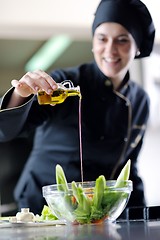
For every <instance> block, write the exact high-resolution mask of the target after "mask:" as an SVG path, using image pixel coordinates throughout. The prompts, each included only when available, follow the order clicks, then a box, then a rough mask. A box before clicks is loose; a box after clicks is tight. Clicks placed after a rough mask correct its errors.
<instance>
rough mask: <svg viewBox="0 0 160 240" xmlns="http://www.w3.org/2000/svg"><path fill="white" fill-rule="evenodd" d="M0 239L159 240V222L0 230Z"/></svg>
mask: <svg viewBox="0 0 160 240" xmlns="http://www.w3.org/2000/svg"><path fill="white" fill-rule="evenodd" d="M0 239H2V240H8V239H12V240H14V239H16V240H17V239H18V240H24V239H25V240H26V239H27V240H31V239H32V240H48V239H50V240H54V239H56V240H57V239H71V240H72V239H78V240H81V239H87V240H90V239H91V240H99V239H100V240H101V239H109V240H121V239H122V240H143V239H148V240H150V239H152V240H159V239H160V221H151V222H147V221H128V222H127V221H126V222H119V223H116V224H92V225H68V226H64V225H62V226H45V227H11V228H0Z"/></svg>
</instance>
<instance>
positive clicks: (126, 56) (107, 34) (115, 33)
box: [93, 22, 137, 82]
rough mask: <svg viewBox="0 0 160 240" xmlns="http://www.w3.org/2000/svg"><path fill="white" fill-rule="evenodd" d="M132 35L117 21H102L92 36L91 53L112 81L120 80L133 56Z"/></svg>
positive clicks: (134, 48)
mask: <svg viewBox="0 0 160 240" xmlns="http://www.w3.org/2000/svg"><path fill="white" fill-rule="evenodd" d="M136 51H137V46H136V43H135V40H134V39H133V37H132V35H131V34H130V33H129V32H128V31H127V30H126V29H125V28H124V27H123V26H122V25H120V24H118V23H110V22H109V23H108V22H107V23H102V24H101V25H100V26H98V27H97V28H96V30H95V33H94V36H93V54H94V58H95V60H96V62H97V65H98V67H99V68H100V70H101V71H102V72H103V74H104V75H106V76H107V77H109V78H110V79H111V80H112V81H114V80H115V81H116V82H117V81H119V82H121V81H122V80H123V78H124V76H125V74H126V72H127V71H128V69H129V67H130V65H131V63H132V61H133V59H134V58H135V55H136Z"/></svg>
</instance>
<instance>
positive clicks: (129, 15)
mask: <svg viewBox="0 0 160 240" xmlns="http://www.w3.org/2000/svg"><path fill="white" fill-rule="evenodd" d="M105 22H116V23H119V24H121V25H123V26H124V27H125V28H126V29H127V30H128V31H129V32H130V33H131V34H132V36H133V38H134V39H135V42H136V44H137V47H138V48H139V51H140V55H139V56H136V58H142V57H147V56H149V55H150V53H151V51H152V48H153V43H154V37H155V28H154V24H153V20H152V17H151V15H150V13H149V11H148V9H147V7H146V6H145V4H144V3H142V2H141V1H140V0H102V1H101V2H100V3H99V5H98V7H97V10H96V13H95V18H94V21H93V25H92V33H93V34H94V32H95V29H96V28H97V27H98V26H99V25H100V24H102V23H105Z"/></svg>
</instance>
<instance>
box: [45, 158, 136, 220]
mask: <svg viewBox="0 0 160 240" xmlns="http://www.w3.org/2000/svg"><path fill="white" fill-rule="evenodd" d="M129 173H130V160H129V161H128V162H127V163H126V165H125V166H124V168H123V169H122V171H121V173H120V174H119V176H118V178H117V180H110V181H106V179H105V177H104V176H103V175H101V176H99V177H98V178H97V179H96V181H90V182H75V181H72V182H71V183H67V179H66V176H65V174H64V171H63V168H62V167H61V166H60V165H57V166H56V182H57V184H53V185H49V186H44V187H43V188H42V191H43V196H44V198H45V199H46V202H47V204H48V206H49V208H50V210H51V211H52V213H53V214H54V215H55V216H56V217H57V218H58V219H62V220H65V221H66V223H68V222H72V223H74V224H89V223H97V222H103V221H106V220H108V221H112V222H113V221H115V220H116V219H117V218H118V216H120V214H121V213H122V211H123V210H124V208H125V206H126V204H127V202H128V200H129V197H130V194H131V191H132V181H130V180H128V179H129Z"/></svg>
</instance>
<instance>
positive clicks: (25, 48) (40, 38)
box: [0, 0, 160, 214]
mask: <svg viewBox="0 0 160 240" xmlns="http://www.w3.org/2000/svg"><path fill="white" fill-rule="evenodd" d="M143 2H144V3H145V4H146V5H147V7H148V8H149V10H150V12H151V14H152V17H153V20H154V23H155V26H156V40H155V46H154V50H153V53H152V55H151V57H149V58H146V59H144V60H136V61H135V63H134V64H133V66H132V68H131V75H133V78H134V79H135V80H136V81H137V82H138V83H139V84H141V85H142V86H143V87H144V89H145V90H146V91H147V92H148V94H149V96H150V99H151V114H150V120H149V124H148V129H147V133H146V137H145V140H144V145H143V148H142V151H141V154H140V156H139V171H140V174H141V176H142V178H143V180H144V184H145V190H146V200H147V204H148V205H150V206H151V205H152V206H153V205H160V195H159V182H160V174H159V171H160V163H159V155H160V148H159V144H160V22H159V19H158V18H159V17H158V13H159V9H160V2H159V0H152V1H150V0H143ZM98 3H99V0H76V1H75V0H67V1H65V0H45V1H42V0H27V1H26V0H14V1H12V0H0V6H1V8H0V97H2V96H3V94H4V93H5V92H6V91H7V90H8V89H9V88H10V87H11V84H10V82H11V80H12V79H19V78H21V76H23V74H24V73H25V72H27V71H30V70H34V69H43V70H45V71H47V72H50V70H51V69H56V68H62V67H69V66H74V65H77V64H80V63H83V62H89V61H90V60H92V59H93V56H92V52H91V49H92V43H91V37H92V36H91V24H92V20H93V15H94V11H95V9H96V7H97V5H98ZM52 53H54V55H53V54H52ZM13 127H14V126H13ZM31 148H32V135H31V137H30V138H28V139H15V140H14V141H11V142H7V143H0V191H1V204H2V207H1V211H2V213H5V214H6V213H8V214H11V212H12V211H14V209H15V207H16V206H15V203H14V199H13V189H14V186H15V184H16V182H17V180H18V178H19V175H20V173H21V171H22V169H23V166H24V164H25V162H26V159H27V157H28V154H29V152H30V150H31Z"/></svg>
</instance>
